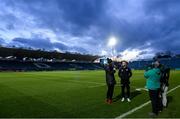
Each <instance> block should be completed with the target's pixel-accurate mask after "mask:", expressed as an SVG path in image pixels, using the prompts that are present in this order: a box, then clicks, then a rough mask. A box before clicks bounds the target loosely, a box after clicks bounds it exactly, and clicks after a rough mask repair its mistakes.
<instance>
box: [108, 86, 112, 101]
mask: <svg viewBox="0 0 180 119" xmlns="http://www.w3.org/2000/svg"><path fill="white" fill-rule="evenodd" d="M113 92H114V85H108V90H107V99H110V100H112V97H113Z"/></svg>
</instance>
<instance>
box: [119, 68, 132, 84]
mask: <svg viewBox="0 0 180 119" xmlns="http://www.w3.org/2000/svg"><path fill="white" fill-rule="evenodd" d="M118 75H119V77H120V78H121V84H129V83H130V81H129V79H130V77H131V76H132V72H131V69H130V68H128V67H126V68H123V67H121V68H120V69H119V72H118Z"/></svg>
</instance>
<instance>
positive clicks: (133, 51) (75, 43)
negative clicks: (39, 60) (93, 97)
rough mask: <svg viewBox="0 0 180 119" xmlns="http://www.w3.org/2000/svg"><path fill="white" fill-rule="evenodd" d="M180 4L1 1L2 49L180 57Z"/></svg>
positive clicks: (166, 0) (160, 0) (168, 0)
mask: <svg viewBox="0 0 180 119" xmlns="http://www.w3.org/2000/svg"><path fill="white" fill-rule="evenodd" d="M179 6H180V0H0V44H1V45H3V46H12V45H14V46H18V47H32V48H43V49H46V50H58V51H62V52H65V51H70V52H80V53H88V54H98V55H106V54H110V52H111V48H109V47H108V45H107V43H108V39H110V38H111V37H115V38H116V39H117V44H116V46H114V53H116V54H121V55H122V57H124V58H126V57H131V58H134V57H137V56H138V57H139V58H144V57H145V58H146V57H151V56H153V54H154V53H156V52H159V51H167V50H170V51H172V52H174V53H180V7H179Z"/></svg>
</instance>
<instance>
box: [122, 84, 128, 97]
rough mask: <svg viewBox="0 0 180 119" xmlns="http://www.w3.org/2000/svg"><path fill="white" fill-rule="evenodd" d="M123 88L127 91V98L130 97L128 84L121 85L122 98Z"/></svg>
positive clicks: (123, 94) (123, 95)
mask: <svg viewBox="0 0 180 119" xmlns="http://www.w3.org/2000/svg"><path fill="white" fill-rule="evenodd" d="M125 88H126V89H127V98H129V97H130V86H129V84H128V83H124V84H121V91H122V97H125Z"/></svg>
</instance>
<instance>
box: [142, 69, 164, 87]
mask: <svg viewBox="0 0 180 119" xmlns="http://www.w3.org/2000/svg"><path fill="white" fill-rule="evenodd" d="M144 77H145V78H146V79H147V80H146V88H147V89H150V90H157V89H158V88H160V78H161V73H160V69H158V68H153V69H150V70H148V71H146V72H145V73H144Z"/></svg>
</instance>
